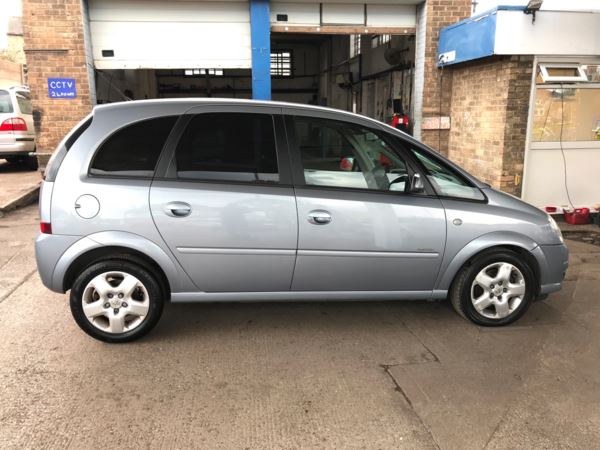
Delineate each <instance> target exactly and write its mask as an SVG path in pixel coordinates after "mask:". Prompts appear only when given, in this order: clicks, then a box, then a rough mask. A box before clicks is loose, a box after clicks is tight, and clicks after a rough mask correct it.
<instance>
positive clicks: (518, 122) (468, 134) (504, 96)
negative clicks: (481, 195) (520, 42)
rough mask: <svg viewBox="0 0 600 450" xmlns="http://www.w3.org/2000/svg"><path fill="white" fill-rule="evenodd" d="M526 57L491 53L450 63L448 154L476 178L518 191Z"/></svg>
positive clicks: (528, 61)
mask: <svg viewBox="0 0 600 450" xmlns="http://www.w3.org/2000/svg"><path fill="white" fill-rule="evenodd" d="M532 68H533V60H532V58H531V57H517V56H513V57H509V56H506V57H493V58H485V59H482V60H478V61H473V62H470V63H465V64H458V65H456V66H453V68H452V72H453V74H452V78H453V84H452V98H451V121H452V128H451V130H450V141H449V150H448V156H449V157H450V158H451V159H452V160H453V161H455V162H456V163H458V164H459V165H460V166H462V167H464V168H465V169H466V170H468V171H469V172H471V173H472V174H473V175H475V176H477V177H478V178H480V179H481V180H483V181H485V182H487V183H489V184H491V185H492V186H494V187H497V188H500V189H502V190H504V191H506V192H510V193H511V194H515V195H520V194H521V180H522V175H523V159H524V155H525V135H526V132H527V118H528V109H529V95H530V92H531V72H532Z"/></svg>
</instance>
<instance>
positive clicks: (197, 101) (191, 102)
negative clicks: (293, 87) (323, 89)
mask: <svg viewBox="0 0 600 450" xmlns="http://www.w3.org/2000/svg"><path fill="white" fill-rule="evenodd" d="M202 105H230V106H231V105H240V106H252V105H254V106H267V107H271V108H293V109H303V110H308V111H322V112H329V113H333V114H340V115H346V116H352V117H360V118H361V119H366V120H369V121H372V122H377V123H381V122H378V121H377V120H375V119H372V118H370V117H366V116H363V115H359V114H355V113H351V112H349V111H344V110H341V109H335V108H328V107H325V106H316V105H306V104H303V103H289V102H280V101H273V100H247V99H231V98H218V97H211V98H198V97H191V98H161V99H150V100H130V101H123V102H116V103H106V104H103V105H96V106H95V107H94V111H101V112H109V111H116V110H118V111H123V110H127V109H132V110H133V109H138V108H140V107H142V108H144V107H146V108H158V109H159V108H165V109H169V110H172V109H179V110H181V112H182V113H183V112H185V111H187V110H188V109H189V108H193V107H194V106H202Z"/></svg>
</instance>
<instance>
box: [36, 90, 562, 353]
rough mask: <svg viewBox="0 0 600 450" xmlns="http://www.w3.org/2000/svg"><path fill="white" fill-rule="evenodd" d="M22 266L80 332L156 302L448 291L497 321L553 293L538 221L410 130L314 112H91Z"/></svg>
mask: <svg viewBox="0 0 600 450" xmlns="http://www.w3.org/2000/svg"><path fill="white" fill-rule="evenodd" d="M40 215H41V234H40V235H39V236H38V238H37V240H36V255H37V265H38V270H39V273H40V276H41V279H42V281H43V283H44V284H45V285H46V286H47V287H48V288H49V289H51V290H53V291H55V292H66V291H69V290H70V291H71V293H70V304H71V311H72V313H73V317H74V318H75V321H76V322H77V324H78V325H79V326H80V327H81V328H82V329H83V331H85V332H86V333H88V334H89V335H91V336H93V337H95V338H97V339H100V340H104V341H108V342H124V341H130V340H133V339H136V338H138V337H140V336H142V335H144V334H145V333H147V332H148V331H149V330H150V329H151V328H152V327H154V325H155V324H156V323H157V321H158V319H159V317H160V315H161V312H162V309H163V304H164V303H165V302H167V301H171V302H174V303H175V302H221V301H272V300H277V301H294V300H332V301H333V300H419V299H445V298H449V300H450V302H451V304H452V305H453V307H454V308H455V309H456V311H457V312H458V313H459V314H460V315H461V316H463V317H465V318H467V319H469V320H471V321H473V322H474V323H476V324H479V325H490V326H496V325H506V324H509V323H511V322H513V321H515V320H517V319H518V318H519V317H521V316H522V315H523V314H524V313H525V311H526V310H527V308H528V307H529V305H530V304H531V302H532V301H534V300H535V299H539V298H543V297H545V296H546V295H547V294H549V293H551V292H555V291H558V290H559V289H560V288H561V285H562V282H563V277H564V274H565V271H566V270H567V265H568V251H567V248H566V247H565V245H564V243H563V239H562V236H561V233H560V231H559V229H558V227H557V226H556V223H555V222H554V220H553V219H552V218H551V217H550V216H548V215H547V214H546V213H544V212H542V211H540V210H538V209H536V208H534V207H533V206H530V205H528V204H526V203H524V202H522V201H521V200H519V199H517V198H515V197H512V196H510V195H507V194H504V193H502V192H499V191H496V190H494V189H492V188H490V186H488V185H487V184H485V183H482V182H481V181H479V180H477V179H476V178H475V177H473V176H471V175H469V174H468V173H467V172H465V171H464V170H462V169H461V168H459V167H457V166H456V165H454V164H453V163H452V162H450V161H448V160H447V159H445V158H443V157H441V156H440V155H438V154H437V153H436V152H434V151H432V150H431V149H429V148H427V147H426V146H424V145H423V144H421V143H419V142H418V141H416V140H415V139H413V138H411V137H410V136H408V135H406V134H404V133H402V132H400V131H398V130H395V129H393V128H391V127H389V126H387V125H384V124H382V123H380V122H377V121H375V120H371V119H368V118H366V117H363V116H359V115H355V114H350V113H346V112H342V111H337V110H331V109H326V108H321V107H315V106H304V105H296V104H286V103H276V102H252V101H243V100H224V99H200V100H199V99H182V100H150V101H139V102H138V101H136V102H128V103H121V104H111V105H105V106H98V107H96V108H95V109H94V111H93V112H92V114H90V115H89V116H88V117H87V118H86V119H84V120H83V121H82V122H81V123H80V124H79V125H77V126H76V127H75V128H74V129H73V130H72V131H71V132H70V133H69V135H67V136H66V137H65V139H64V140H63V141H62V142H61V143H60V145H59V147H58V148H57V150H56V151H55V153H54V155H53V157H52V159H51V160H50V163H49V165H48V167H47V171H46V179H45V182H44V183H43V187H42V192H41V198H40Z"/></svg>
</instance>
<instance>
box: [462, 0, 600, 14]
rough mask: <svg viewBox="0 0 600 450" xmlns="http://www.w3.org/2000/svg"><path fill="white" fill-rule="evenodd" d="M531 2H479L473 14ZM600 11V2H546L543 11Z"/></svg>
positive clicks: (487, 0) (577, 0)
mask: <svg viewBox="0 0 600 450" xmlns="http://www.w3.org/2000/svg"><path fill="white" fill-rule="evenodd" d="M527 3H529V0H477V5H476V7H475V8H474V11H473V14H479V13H482V12H484V11H487V10H489V9H492V8H494V7H496V6H498V5H509V6H526V5H527ZM549 10H554V11H600V2H599V1H598V0H544V3H543V4H542V8H541V11H549Z"/></svg>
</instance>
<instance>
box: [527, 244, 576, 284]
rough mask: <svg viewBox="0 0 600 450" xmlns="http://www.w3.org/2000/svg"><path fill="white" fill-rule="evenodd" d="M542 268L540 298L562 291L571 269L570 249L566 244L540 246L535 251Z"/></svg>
mask: <svg viewBox="0 0 600 450" xmlns="http://www.w3.org/2000/svg"><path fill="white" fill-rule="evenodd" d="M534 253H537V254H536V255H535V256H536V259H537V260H538V263H539V266H540V290H539V295H540V296H546V295H548V294H551V293H552V292H557V291H560V290H561V288H562V284H563V281H564V278H565V275H566V273H567V269H568V268H569V249H568V248H567V246H566V245H564V244H558V245H540V246H539V247H537V248H536V249H535V251H534Z"/></svg>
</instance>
